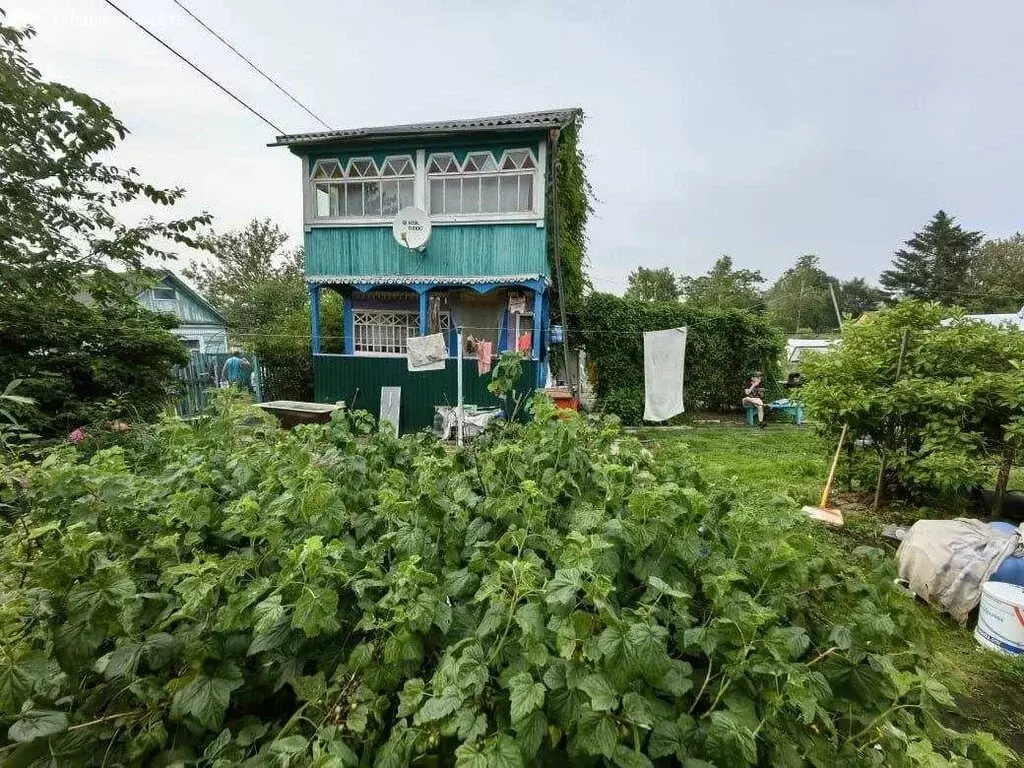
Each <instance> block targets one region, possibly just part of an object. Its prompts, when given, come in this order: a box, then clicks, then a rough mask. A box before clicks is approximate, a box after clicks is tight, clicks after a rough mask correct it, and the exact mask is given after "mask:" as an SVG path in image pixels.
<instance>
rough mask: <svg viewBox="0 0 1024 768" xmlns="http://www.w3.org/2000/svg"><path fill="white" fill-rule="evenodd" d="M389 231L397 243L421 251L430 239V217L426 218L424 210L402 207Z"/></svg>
mask: <svg viewBox="0 0 1024 768" xmlns="http://www.w3.org/2000/svg"><path fill="white" fill-rule="evenodd" d="M391 233H392V234H393V235H394V236H395V240H397V241H398V244H399V245H404V246H405V247H406V248H409V249H410V250H412V249H415V250H417V251H421V250H423V248H424V247H425V246H426V244H427V241H428V240H429V239H430V219H428V218H427V213H426V211H423V210H421V209H419V208H414V207H412V206H409V207H408V208H403V209H402V210H400V211H399V212H398V215H397V216H395V222H394V224H392V225H391Z"/></svg>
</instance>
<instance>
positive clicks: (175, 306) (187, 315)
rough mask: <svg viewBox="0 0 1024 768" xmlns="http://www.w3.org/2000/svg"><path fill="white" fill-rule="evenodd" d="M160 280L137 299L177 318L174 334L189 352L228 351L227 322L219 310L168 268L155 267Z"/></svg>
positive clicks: (155, 310)
mask: <svg viewBox="0 0 1024 768" xmlns="http://www.w3.org/2000/svg"><path fill="white" fill-rule="evenodd" d="M154 272H155V275H156V277H157V282H156V283H155V284H154V285H152V287H147V288H145V289H143V290H142V291H140V292H139V294H138V296H137V299H138V302H139V303H140V304H141V305H142V306H144V307H145V308H146V309H149V310H152V311H153V312H163V313H165V314H170V315H174V316H175V317H176V318H178V327H177V328H172V329H171V333H173V334H174V335H175V336H177V337H178V338H179V339H181V343H182V344H184V345H185V348H186V349H188V350H189V352H193V353H196V354H214V353H216V354H224V353H226V352H227V351H228V321H227V318H225V317H224V315H222V314H221V313H220V312H218V311H217V310H216V309H214V308H213V306H212V305H211V304H210V302H208V301H207V300H206V299H204V298H203V297H202V296H200V295H199V294H198V293H197V292H196V291H195V290H193V289H192V288H191V287H190V286H189V285H188V284H187V283H186V282H185V281H184V280H182V279H181V278H180V277H178V276H177V275H176V274H175V273H174V272H172V271H171V270H169V269H164V270H155V271H154Z"/></svg>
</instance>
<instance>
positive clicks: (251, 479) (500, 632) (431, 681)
mask: <svg viewBox="0 0 1024 768" xmlns="http://www.w3.org/2000/svg"><path fill="white" fill-rule="evenodd" d="M532 408H533V412H534V415H535V419H534V421H533V422H531V423H530V424H526V425H519V424H510V425H507V426H506V427H505V428H504V430H502V432H501V434H497V433H494V434H490V433H489V434H486V435H484V436H483V437H482V438H481V439H480V440H479V441H478V443H477V444H476V445H475V446H474V447H473V448H472V449H469V450H462V451H457V452H452V451H449V450H446V449H445V447H444V446H442V445H441V444H440V443H438V442H436V441H434V440H432V439H430V438H429V437H426V436H423V435H420V436H412V437H405V438H401V439H398V438H394V437H393V436H391V435H389V434H387V433H379V432H377V431H376V430H375V429H374V426H373V423H372V419H370V418H369V417H368V416H367V415H366V414H363V413H356V414H339V415H337V416H336V417H335V420H334V421H333V422H331V423H330V424H329V425H310V426H303V427H298V428H296V429H295V430H293V431H291V432H282V431H281V430H279V429H277V428H276V426H275V425H274V424H273V423H272V422H271V421H270V420H269V419H266V418H263V417H261V416H260V415H259V412H258V411H255V410H254V409H245V408H242V407H241V406H240V405H238V404H237V401H236V399H235V396H233V395H232V394H231V393H227V394H224V395H222V396H220V397H219V398H218V403H217V405H216V407H215V408H214V410H213V411H212V412H211V413H210V415H209V416H207V417H205V418H204V419H202V420H200V421H198V422H196V423H195V424H193V425H189V424H183V423H181V422H177V421H170V420H168V421H166V422H164V423H162V424H160V425H158V426H157V427H155V428H154V430H152V431H151V432H147V431H146V430H144V429H141V428H140V429H139V431H138V433H137V434H136V435H135V436H134V437H133V438H132V439H131V440H126V442H125V443H124V444H123V445H122V446H121V447H115V448H107V449H103V450H100V451H98V452H96V453H94V454H93V455H91V457H89V458H86V457H85V456H83V455H82V454H80V453H79V449H77V448H76V447H74V446H70V445H69V446H66V447H62V448H60V449H57V450H55V451H53V452H52V453H50V454H49V455H48V456H47V457H46V458H45V459H44V460H43V461H42V462H41V463H36V464H28V463H13V464H12V463H6V464H0V502H2V503H3V504H4V505H5V508H6V510H7V511H8V513H9V516H8V517H7V518H6V522H4V523H3V525H4V530H3V533H4V536H3V539H2V542H0V590H2V594H3V600H2V601H0V648H2V649H3V653H2V654H0V726H2V731H0V733H2V734H5V735H6V740H5V742H4V743H3V744H2V745H0V750H2V752H0V754H2V759H3V761H4V764H5V765H12V766H29V765H61V766H84V765H126V764H133V765H140V764H151V765H173V764H178V765H202V766H217V767H220V766H235V765H243V766H253V767H255V766H267V765H274V766H317V767H319V768H325V767H327V766H370V765H373V766H377V767H378V768H398V767H399V766H407V765H411V764H412V765H437V766H452V765H454V766H457V767H458V768H468V767H470V766H475V767H478V768H485V767H486V768H498V767H501V766H524V765H573V764H578V765H592V764H600V763H603V764H614V765H618V766H652V765H654V764H659V765H669V764H673V763H677V762H678V763H682V764H684V765H688V766H692V767H697V766H714V765H718V766H745V765H746V766H749V765H773V766H790V765H792V766H798V765H805V764H811V765H817V766H834V765H849V766H880V765H887V766H897V767H899V766H911V765H915V766H916V765H946V764H949V765H957V766H967V765H974V766H983V765H1005V764H1006V762H1007V760H1008V759H1009V757H1010V755H1009V753H1008V752H1007V751H1006V750H1005V748H1003V747H1002V746H1001V745H1000V744H998V743H997V742H995V741H994V740H993V739H992V738H991V737H989V736H987V735H985V734H971V735H963V734H959V733H956V732H953V731H950V730H948V729H946V728H944V727H942V726H941V725H940V724H939V721H938V719H937V718H938V716H939V713H940V712H941V710H942V709H944V708H947V707H949V706H951V705H952V703H953V702H952V699H951V697H950V695H949V693H948V692H947V690H946V688H945V687H944V686H943V685H942V683H941V682H940V681H939V680H937V679H935V678H934V677H932V676H930V675H929V674H928V673H927V671H926V664H927V661H928V657H927V647H926V646H925V645H923V644H922V642H921V638H920V637H918V635H917V633H916V631H915V629H914V624H913V614H912V612H911V611H910V606H909V604H908V603H907V601H906V598H905V597H903V596H902V594H900V593H899V592H898V591H897V590H896V589H895V588H893V586H892V583H891V579H892V566H891V562H890V561H889V558H888V557H885V556H884V555H882V554H881V553H878V552H875V551H872V550H867V549H864V550H858V551H857V552H855V553H854V554H853V556H852V558H847V557H845V556H844V557H835V556H833V555H832V554H831V550H828V549H825V550H823V549H822V546H821V541H820V538H818V537H817V536H815V535H814V534H813V533H812V532H811V529H810V526H811V524H810V523H809V522H807V521H806V520H804V519H803V518H802V517H801V516H800V515H799V513H798V512H796V511H795V510H790V511H788V512H787V511H785V510H774V511H773V514H772V515H770V516H767V515H764V514H762V513H761V512H758V511H750V512H746V511H743V510H740V509H730V507H729V505H728V504H727V503H725V502H724V500H720V499H713V498H710V497H708V496H707V495H706V493H705V490H704V485H703V483H702V481H701V479H700V477H699V476H698V475H697V474H696V473H695V472H694V471H693V470H692V469H691V466H690V463H689V461H688V459H687V456H686V455H685V454H679V455H673V456H667V457H665V458H664V460H662V461H660V462H656V461H655V460H654V458H653V457H652V456H651V454H650V453H649V452H648V451H646V450H645V449H644V448H643V447H642V446H641V445H640V443H639V442H638V441H637V440H636V439H634V438H632V437H629V436H627V435H624V434H623V433H622V432H621V430H620V429H619V428H618V427H617V426H616V425H615V424H614V423H613V422H611V421H605V420H600V419H597V418H594V417H591V418H585V417H582V416H579V415H572V416H569V417H563V418H560V417H559V414H558V413H557V412H556V410H555V408H554V406H553V405H552V404H551V402H550V401H548V400H546V399H544V398H543V397H537V398H536V399H535V400H534V402H533V405H532ZM947 761H948V762H947Z"/></svg>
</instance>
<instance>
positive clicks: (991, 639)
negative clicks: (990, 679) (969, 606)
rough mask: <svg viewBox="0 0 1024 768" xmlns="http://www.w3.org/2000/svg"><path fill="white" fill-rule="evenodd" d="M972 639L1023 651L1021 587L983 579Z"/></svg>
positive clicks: (1023, 589)
mask: <svg viewBox="0 0 1024 768" xmlns="http://www.w3.org/2000/svg"><path fill="white" fill-rule="evenodd" d="M974 639H975V640H977V641H978V642H979V643H980V644H981V645H983V646H984V647H986V648H990V649H992V650H993V651H999V652H1000V653H1007V654H1011V655H1014V656H1016V655H1019V654H1024V587H1018V586H1017V585H1016V584H1004V583H1003V582H1001V581H988V582H985V584H984V586H983V587H982V589H981V605H980V606H979V608H978V626H977V627H975V629H974Z"/></svg>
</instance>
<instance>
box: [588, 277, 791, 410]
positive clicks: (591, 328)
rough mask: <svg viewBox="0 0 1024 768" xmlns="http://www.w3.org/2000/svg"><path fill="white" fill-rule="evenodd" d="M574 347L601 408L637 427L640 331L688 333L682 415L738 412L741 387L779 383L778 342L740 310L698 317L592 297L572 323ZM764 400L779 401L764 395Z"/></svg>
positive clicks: (656, 305) (762, 322) (664, 305)
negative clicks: (758, 375)
mask: <svg viewBox="0 0 1024 768" xmlns="http://www.w3.org/2000/svg"><path fill="white" fill-rule="evenodd" d="M574 325H575V326H577V327H578V329H579V330H578V331H577V332H576V338H575V341H576V342H577V343H579V344H581V345H583V346H585V347H586V350H587V360H588V362H589V366H590V368H589V373H590V374H591V377H592V381H593V385H594V387H595V389H596V393H597V397H598V404H599V406H600V407H601V408H602V409H603V410H605V411H606V412H608V413H614V414H616V415H618V416H619V417H620V418H621V419H622V420H623V422H624V423H626V424H638V423H640V420H641V418H642V416H643V404H644V345H643V331H657V330H663V329H665V328H676V327H679V326H684V325H685V326H687V327H688V328H689V334H688V337H687V342H686V371H685V403H686V407H687V410H696V411H722V410H729V409H732V408H737V407H738V406H739V404H740V400H741V399H742V397H743V384H744V381H745V379H746V378H747V377H748V376H749V375H750V374H751V373H752V372H754V371H758V370H759V371H763V372H764V373H765V378H766V380H767V381H768V382H773V381H775V380H776V379H777V378H778V375H779V358H780V355H781V353H782V350H783V348H784V344H785V342H784V340H783V339H782V337H781V336H780V334H779V332H778V330H777V329H775V328H774V327H773V326H772V325H771V324H770V323H769V322H768V321H767V320H766V319H765V318H764V317H763V316H760V315H755V314H753V313H750V312H745V311H742V310H723V311H716V310H696V309H691V308H687V307H686V305H685V304H680V303H678V302H674V301H664V302H643V301H634V300H630V299H624V298H621V297H619V296H613V295H611V294H607V293H592V294H590V295H588V296H587V297H586V299H585V300H584V301H583V305H582V308H581V310H580V311H579V313H578V314H577V316H576V318H575V324H574ZM768 394H769V396H776V395H781V391H773V389H772V388H771V387H769V391H768Z"/></svg>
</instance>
